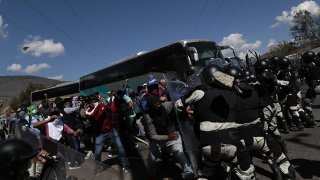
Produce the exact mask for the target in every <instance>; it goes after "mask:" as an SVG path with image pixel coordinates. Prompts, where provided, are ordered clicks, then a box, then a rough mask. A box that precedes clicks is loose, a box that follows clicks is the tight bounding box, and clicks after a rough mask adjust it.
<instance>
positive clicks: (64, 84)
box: [32, 80, 79, 93]
mask: <svg viewBox="0 0 320 180" xmlns="http://www.w3.org/2000/svg"><path fill="white" fill-rule="evenodd" d="M77 83H79V80H76V81H68V82H64V83H60V84H57V85H55V86H52V87H49V88H46V89H40V90H35V91H33V92H40V91H45V90H49V89H54V88H58V87H63V86H67V85H70V84H77ZM33 92H32V93H33Z"/></svg>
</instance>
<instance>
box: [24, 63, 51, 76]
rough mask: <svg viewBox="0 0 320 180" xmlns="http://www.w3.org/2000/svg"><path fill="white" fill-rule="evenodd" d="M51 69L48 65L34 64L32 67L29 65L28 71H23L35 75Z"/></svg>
mask: <svg viewBox="0 0 320 180" xmlns="http://www.w3.org/2000/svg"><path fill="white" fill-rule="evenodd" d="M50 68H51V66H50V65H49V64H47V63H42V64H32V65H28V66H27V67H26V69H24V70H23V71H24V72H26V73H27V74H33V73H35V72H38V71H41V70H44V69H50Z"/></svg>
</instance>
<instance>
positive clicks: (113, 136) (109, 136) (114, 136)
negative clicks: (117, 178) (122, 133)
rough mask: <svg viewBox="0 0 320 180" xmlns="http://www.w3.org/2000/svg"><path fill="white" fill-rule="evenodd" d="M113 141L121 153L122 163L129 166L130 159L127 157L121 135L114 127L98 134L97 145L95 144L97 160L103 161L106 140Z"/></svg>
mask: <svg viewBox="0 0 320 180" xmlns="http://www.w3.org/2000/svg"><path fill="white" fill-rule="evenodd" d="M110 140H111V141H112V142H113V143H114V145H115V146H116V148H117V150H118V154H119V159H120V163H121V165H122V166H129V161H128V159H127V157H126V152H125V151H124V148H123V146H122V143H121V140H120V137H119V135H118V133H117V131H116V130H115V129H114V128H113V129H112V130H111V131H110V132H108V133H104V134H99V135H96V145H95V152H94V156H95V159H96V160H97V161H101V153H102V148H103V145H104V144H105V143H106V141H110Z"/></svg>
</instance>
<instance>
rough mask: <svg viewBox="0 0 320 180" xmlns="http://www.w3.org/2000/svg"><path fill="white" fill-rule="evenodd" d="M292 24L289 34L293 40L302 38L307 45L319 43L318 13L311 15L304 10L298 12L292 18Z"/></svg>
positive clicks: (319, 18) (319, 24)
mask: <svg viewBox="0 0 320 180" xmlns="http://www.w3.org/2000/svg"><path fill="white" fill-rule="evenodd" d="M292 23H293V26H292V27H291V28H290V33H291V36H292V37H293V38H294V39H296V38H302V39H304V40H306V42H308V43H310V42H311V43H319V40H320V13H318V14H311V13H310V12H309V11H306V10H303V11H299V12H297V13H296V15H295V16H294V17H293V19H292Z"/></svg>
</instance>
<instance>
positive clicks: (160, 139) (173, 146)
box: [141, 75, 194, 179]
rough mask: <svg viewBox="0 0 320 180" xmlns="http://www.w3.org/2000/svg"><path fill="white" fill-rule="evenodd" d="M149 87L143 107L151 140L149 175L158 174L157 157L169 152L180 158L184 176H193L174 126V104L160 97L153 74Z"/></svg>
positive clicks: (147, 131)
mask: <svg viewBox="0 0 320 180" xmlns="http://www.w3.org/2000/svg"><path fill="white" fill-rule="evenodd" d="M147 88H148V92H149V93H148V94H146V95H144V96H143V98H142V100H141V108H142V110H143V117H144V122H145V123H144V124H145V128H146V129H147V130H146V135H147V137H148V138H149V141H150V147H149V154H148V157H147V167H148V172H149V176H151V177H155V176H157V166H156V162H157V159H158V158H161V157H163V155H164V153H165V152H167V153H169V154H171V153H173V155H174V156H175V157H176V158H177V159H178V161H179V163H180V165H181V168H182V170H183V173H182V177H183V178H184V179H188V178H192V177H193V176H194V172H193V170H192V168H191V165H190V162H189V160H188V158H187V157H186V155H185V153H184V150H183V146H182V140H181V136H180V133H179V132H178V131H177V130H176V129H175V126H174V121H175V120H174V116H173V110H172V109H173V104H172V102H169V101H167V102H164V101H163V99H162V98H161V97H160V95H159V86H158V81H157V80H156V79H155V78H154V77H153V76H152V75H150V76H148V79H147Z"/></svg>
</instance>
